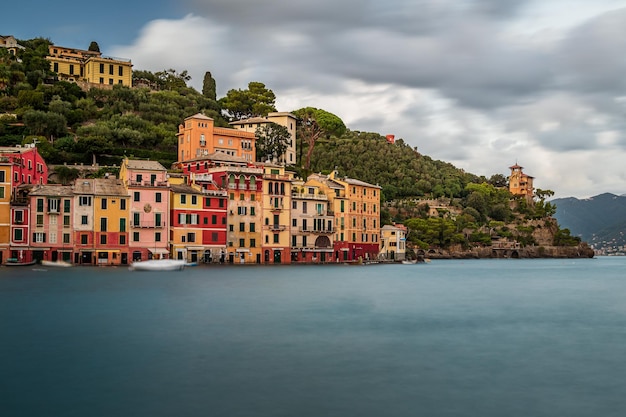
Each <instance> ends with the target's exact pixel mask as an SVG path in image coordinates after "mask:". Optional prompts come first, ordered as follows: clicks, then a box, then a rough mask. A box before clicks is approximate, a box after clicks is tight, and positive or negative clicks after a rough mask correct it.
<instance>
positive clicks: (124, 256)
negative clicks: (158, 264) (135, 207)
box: [76, 178, 129, 265]
mask: <svg viewBox="0 0 626 417" xmlns="http://www.w3.org/2000/svg"><path fill="white" fill-rule="evenodd" d="M76 181H77V182H81V183H82V182H85V180H83V179H79V180H76ZM90 181H93V182H94V183H93V185H94V219H93V220H94V228H95V230H94V244H95V245H94V249H95V258H96V259H95V262H96V263H97V264H98V265H126V264H128V263H129V259H128V214H129V197H128V191H127V190H126V188H125V187H124V185H123V184H122V181H121V180H118V179H116V178H98V179H92V180H90ZM79 204H80V203H79Z"/></svg>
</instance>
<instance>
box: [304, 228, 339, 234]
mask: <svg viewBox="0 0 626 417" xmlns="http://www.w3.org/2000/svg"><path fill="white" fill-rule="evenodd" d="M336 230H337V229H335V228H334V227H333V228H332V229H323V230H316V229H311V228H310V227H306V228H304V227H300V228H298V231H299V232H300V233H312V234H317V235H330V234H333V233H335V231H336Z"/></svg>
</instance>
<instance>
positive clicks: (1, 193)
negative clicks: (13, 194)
mask: <svg viewBox="0 0 626 417" xmlns="http://www.w3.org/2000/svg"><path fill="white" fill-rule="evenodd" d="M0 198H4V187H0Z"/></svg>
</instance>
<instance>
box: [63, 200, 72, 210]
mask: <svg viewBox="0 0 626 417" xmlns="http://www.w3.org/2000/svg"><path fill="white" fill-rule="evenodd" d="M70 201H71V200H67V199H65V200H63V213H69V212H70V204H71V202H70Z"/></svg>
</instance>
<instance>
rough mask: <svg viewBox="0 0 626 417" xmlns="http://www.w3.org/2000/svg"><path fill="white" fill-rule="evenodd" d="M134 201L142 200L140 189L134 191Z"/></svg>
mask: <svg viewBox="0 0 626 417" xmlns="http://www.w3.org/2000/svg"><path fill="white" fill-rule="evenodd" d="M133 201H141V194H140V192H139V191H135V192H134V193H133Z"/></svg>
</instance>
